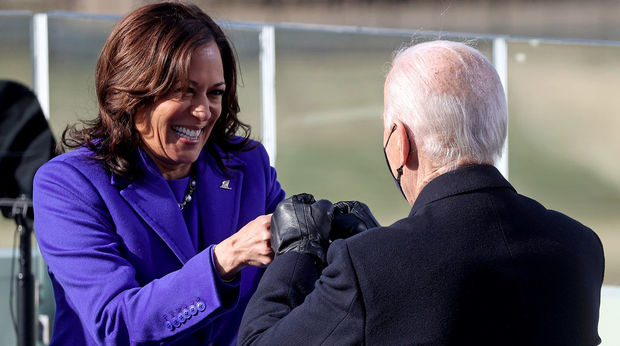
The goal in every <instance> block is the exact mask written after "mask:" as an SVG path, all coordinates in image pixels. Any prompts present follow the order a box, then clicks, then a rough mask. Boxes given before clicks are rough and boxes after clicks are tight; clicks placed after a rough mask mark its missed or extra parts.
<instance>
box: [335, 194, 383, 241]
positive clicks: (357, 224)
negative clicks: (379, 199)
mask: <svg viewBox="0 0 620 346" xmlns="http://www.w3.org/2000/svg"><path fill="white" fill-rule="evenodd" d="M378 226H380V225H379V222H377V220H376V219H375V217H374V216H372V213H371V212H370V209H368V206H366V204H364V203H362V202H358V201H342V202H338V203H336V204H334V219H333V221H332V231H331V233H330V237H329V239H330V240H336V239H344V238H348V237H350V236H353V235H356V234H358V233H361V232H363V231H365V230H367V229H369V228H373V227H378Z"/></svg>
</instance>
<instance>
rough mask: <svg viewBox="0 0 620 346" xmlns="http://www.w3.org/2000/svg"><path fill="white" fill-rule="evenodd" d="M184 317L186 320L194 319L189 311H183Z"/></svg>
mask: <svg viewBox="0 0 620 346" xmlns="http://www.w3.org/2000/svg"><path fill="white" fill-rule="evenodd" d="M183 317H185V319H186V320H189V319H190V318H192V314H191V312H189V309H183Z"/></svg>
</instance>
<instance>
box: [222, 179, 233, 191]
mask: <svg viewBox="0 0 620 346" xmlns="http://www.w3.org/2000/svg"><path fill="white" fill-rule="evenodd" d="M228 185H230V180H224V181H222V185H220V189H224V190H232V188H230V186H228Z"/></svg>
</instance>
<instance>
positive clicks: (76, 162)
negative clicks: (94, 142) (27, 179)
mask: <svg viewBox="0 0 620 346" xmlns="http://www.w3.org/2000/svg"><path fill="white" fill-rule="evenodd" d="M69 171H74V172H80V173H81V174H82V175H84V176H87V177H94V176H98V175H105V168H104V166H103V163H102V162H101V161H98V160H95V153H94V152H93V151H92V150H91V149H89V148H86V147H80V148H77V149H74V150H71V151H69V152H66V153H63V154H60V155H58V156H56V157H54V158H53V159H51V160H49V161H48V162H46V163H45V164H43V165H42V166H41V168H39V170H38V171H37V175H49V174H53V175H59V174H63V173H67V172H69Z"/></svg>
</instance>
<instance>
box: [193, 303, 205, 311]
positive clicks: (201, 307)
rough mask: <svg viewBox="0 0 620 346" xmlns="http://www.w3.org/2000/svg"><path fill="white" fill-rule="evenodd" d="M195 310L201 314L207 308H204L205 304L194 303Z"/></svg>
mask: <svg viewBox="0 0 620 346" xmlns="http://www.w3.org/2000/svg"><path fill="white" fill-rule="evenodd" d="M196 308H198V310H200V311H201V312H202V311H205V309H206V308H207V307H206V306H205V303H203V302H198V303H196Z"/></svg>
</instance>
